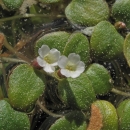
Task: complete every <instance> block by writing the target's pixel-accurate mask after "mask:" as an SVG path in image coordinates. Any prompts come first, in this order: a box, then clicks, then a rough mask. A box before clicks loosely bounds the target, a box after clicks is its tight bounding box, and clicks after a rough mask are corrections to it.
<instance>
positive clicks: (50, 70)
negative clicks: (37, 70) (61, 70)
mask: <svg viewBox="0 0 130 130" xmlns="http://www.w3.org/2000/svg"><path fill="white" fill-rule="evenodd" d="M43 69H44V71H46V72H47V73H53V72H54V71H55V67H53V66H51V65H50V64H48V63H46V65H45V67H44V68H43Z"/></svg>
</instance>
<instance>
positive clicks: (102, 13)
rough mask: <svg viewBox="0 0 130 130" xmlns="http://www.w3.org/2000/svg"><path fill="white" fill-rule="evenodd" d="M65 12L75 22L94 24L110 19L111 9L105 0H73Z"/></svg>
mask: <svg viewBox="0 0 130 130" xmlns="http://www.w3.org/2000/svg"><path fill="white" fill-rule="evenodd" d="M65 14H66V17H67V18H68V19H69V20H70V22H71V23H73V24H78V25H87V26H94V25H96V24H98V23H99V22H100V21H103V20H107V19H108V17H109V9H108V5H107V3H106V2H105V1H104V0H96V1H95V0H72V1H71V2H70V3H69V5H68V6H67V7H66V9H65Z"/></svg>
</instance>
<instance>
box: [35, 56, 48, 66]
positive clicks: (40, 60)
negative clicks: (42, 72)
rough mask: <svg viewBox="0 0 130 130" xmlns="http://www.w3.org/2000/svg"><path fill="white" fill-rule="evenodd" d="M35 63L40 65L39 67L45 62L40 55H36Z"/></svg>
mask: <svg viewBox="0 0 130 130" xmlns="http://www.w3.org/2000/svg"><path fill="white" fill-rule="evenodd" d="M37 63H38V64H39V65H40V66H41V67H44V66H45V64H46V62H45V61H44V60H43V59H42V58H41V57H40V56H38V57H37Z"/></svg>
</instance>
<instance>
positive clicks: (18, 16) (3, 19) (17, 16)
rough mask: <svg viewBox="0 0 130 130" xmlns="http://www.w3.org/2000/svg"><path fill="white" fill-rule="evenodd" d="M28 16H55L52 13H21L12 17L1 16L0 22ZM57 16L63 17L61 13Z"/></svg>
mask: <svg viewBox="0 0 130 130" xmlns="http://www.w3.org/2000/svg"><path fill="white" fill-rule="evenodd" d="M29 17H51V18H52V17H56V16H52V15H48V14H27V13H26V14H23V15H15V16H12V17H8V18H2V19H0V22H5V21H10V20H14V19H20V18H29ZM57 17H64V16H62V15H57Z"/></svg>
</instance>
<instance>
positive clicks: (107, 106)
mask: <svg viewBox="0 0 130 130" xmlns="http://www.w3.org/2000/svg"><path fill="white" fill-rule="evenodd" d="M93 105H95V106H96V107H98V108H99V109H100V112H101V114H102V117H103V127H102V130H118V117H117V113H116V109H115V107H114V106H113V105H112V104H111V103H110V102H108V101H105V100H97V101H95V102H94V103H93Z"/></svg>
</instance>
